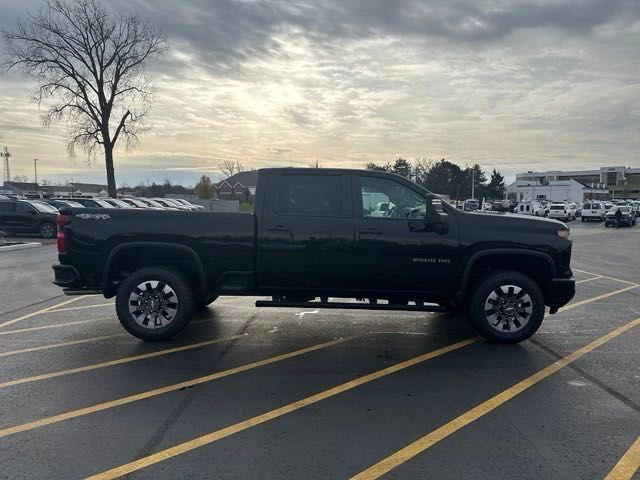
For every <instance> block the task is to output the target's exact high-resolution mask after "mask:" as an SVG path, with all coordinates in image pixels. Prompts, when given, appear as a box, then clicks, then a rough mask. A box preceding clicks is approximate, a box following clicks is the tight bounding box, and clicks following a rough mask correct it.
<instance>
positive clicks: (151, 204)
mask: <svg viewBox="0 0 640 480" xmlns="http://www.w3.org/2000/svg"><path fill="white" fill-rule="evenodd" d="M136 200H138V201H139V202H142V203H144V204H145V205H146V206H147V207H149V208H150V209H152V210H178V209H177V208H176V207H164V206H162V205H160V204H159V203H158V202H156V201H154V200H151V199H150V198H144V197H136Z"/></svg>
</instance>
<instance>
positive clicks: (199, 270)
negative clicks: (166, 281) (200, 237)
mask: <svg viewBox="0 0 640 480" xmlns="http://www.w3.org/2000/svg"><path fill="white" fill-rule="evenodd" d="M140 247H151V248H154V247H156V248H170V249H173V250H179V251H181V252H183V253H186V254H187V255H189V256H190V257H191V259H192V260H193V261H194V263H195V266H196V274H197V275H198V283H199V289H200V292H199V293H200V294H201V295H202V294H204V292H206V291H207V277H206V275H205V272H204V266H203V265H202V260H200V257H199V256H198V254H197V253H196V252H195V250H193V249H192V248H191V247H187V246H186V245H180V244H177V243H169V242H126V243H121V244H120V245H116V246H115V247H114V248H113V249H112V250H111V251H110V252H109V255H108V256H107V260H106V262H105V264H104V269H103V271H102V291H103V292H104V296H105V297H107V298H109V297H110V296H113V294H114V293H115V292H112V291H111V285H110V284H109V275H110V274H111V266H112V264H113V261H114V259H115V257H116V255H118V254H119V253H120V252H122V251H124V250H128V249H131V248H140Z"/></svg>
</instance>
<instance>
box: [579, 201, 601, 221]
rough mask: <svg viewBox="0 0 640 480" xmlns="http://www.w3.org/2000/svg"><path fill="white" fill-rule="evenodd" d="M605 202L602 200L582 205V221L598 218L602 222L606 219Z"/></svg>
mask: <svg viewBox="0 0 640 480" xmlns="http://www.w3.org/2000/svg"><path fill="white" fill-rule="evenodd" d="M605 213H606V210H605V209H604V204H603V203H601V202H586V203H585V204H583V205H582V221H583V222H586V221H589V220H597V221H598V222H601V221H602V220H604V214H605Z"/></svg>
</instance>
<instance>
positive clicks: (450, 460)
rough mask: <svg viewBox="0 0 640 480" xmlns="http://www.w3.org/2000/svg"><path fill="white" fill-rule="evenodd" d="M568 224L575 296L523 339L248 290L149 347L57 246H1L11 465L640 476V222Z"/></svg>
mask: <svg viewBox="0 0 640 480" xmlns="http://www.w3.org/2000/svg"><path fill="white" fill-rule="evenodd" d="M570 226H571V228H572V235H573V238H574V247H573V261H572V267H573V269H574V273H575V276H576V279H577V280H578V285H577V293H576V297H575V298H574V300H573V301H572V303H571V304H569V305H568V306H566V307H564V308H563V309H561V311H560V312H559V313H558V314H556V315H549V316H547V317H546V320H545V322H544V323H543V324H542V327H541V329H540V331H539V332H538V334H536V335H535V336H534V337H533V338H532V339H531V340H530V341H526V342H523V343H521V344H519V345H514V346H501V345H492V344H488V343H486V342H484V341H482V340H481V339H479V338H477V337H476V336H474V334H473V332H472V330H471V329H470V328H469V327H468V326H467V325H466V323H465V321H464V320H463V319H462V318H460V317H459V316H457V315H456V314H454V313H433V314H428V313H417V312H382V311H371V312H367V311H342V310H311V309H310V310H295V309H280V308H271V309H256V308H255V307H254V306H253V304H254V302H255V300H256V299H255V298H244V297H223V298H220V299H218V300H217V301H216V302H215V303H213V304H212V305H211V306H209V307H208V308H205V309H203V310H202V311H200V312H199V313H198V315H197V317H196V319H195V320H194V321H193V322H192V323H191V324H190V325H189V327H188V328H187V330H186V331H185V332H184V333H183V334H182V335H180V336H179V337H177V338H175V339H174V340H173V341H171V342H164V343H155V344H154V343H143V342H141V341H139V340H138V339H136V338H134V337H132V336H130V335H129V334H127V333H126V332H124V330H123V329H122V328H121V327H120V324H119V323H118V320H117V318H116V315H115V312H114V307H113V299H111V300H105V299H104V298H103V297H101V296H85V297H65V296H62V295H60V293H61V291H60V289H59V288H57V287H55V286H53V285H52V284H51V283H50V282H51V277H52V275H51V269H50V265H51V264H53V263H54V262H55V261H56V253H55V245H51V244H47V245H43V246H42V247H38V248H35V249H31V250H23V251H15V252H0V285H1V287H0V302H2V303H1V307H0V357H2V361H1V363H0V365H1V368H0V405H2V408H1V409H0V464H1V465H2V469H0V478H7V479H18V478H84V477H92V476H95V477H93V478H103V479H106V478H118V477H121V476H128V478H149V479H158V478H216V479H217V478H224V479H236V478H237V479H240V478H270V479H273V478H300V479H302V478H304V479H310V478H318V479H320V478H321V479H328V478H331V479H334V478H352V477H355V478H358V479H372V478H379V477H381V476H384V477H385V478H398V479H407V478H411V479H413V478H415V479H423V478H438V479H439V478H452V479H457V478H473V479H476V478H509V479H520V478H527V479H529V478H531V479H533V478H536V479H540V478H545V479H547V478H548V479H594V478H605V477H607V476H608V477H607V478H609V479H610V480H619V479H626V478H631V477H632V476H633V475H634V472H636V468H637V466H638V464H639V463H640V442H638V438H640V437H639V435H640V364H639V362H638V358H639V357H638V356H639V354H640V287H639V286H638V284H637V283H640V228H637V227H635V228H624V229H620V230H614V229H605V228H604V225H603V224H602V223H579V222H572V223H571V224H570ZM636 282H637V283H636ZM634 442H635V443H634ZM634 478H640V475H638V473H637V472H636V476H635V477H634Z"/></svg>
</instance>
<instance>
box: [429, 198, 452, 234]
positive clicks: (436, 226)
mask: <svg viewBox="0 0 640 480" xmlns="http://www.w3.org/2000/svg"><path fill="white" fill-rule="evenodd" d="M448 219H449V215H448V214H447V212H445V211H444V208H442V201H441V200H440V199H439V198H432V199H431V209H430V215H429V217H428V218H426V219H425V223H426V224H427V226H428V227H429V230H432V231H434V232H435V233H439V234H443V233H447V232H448V231H449V222H448Z"/></svg>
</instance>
